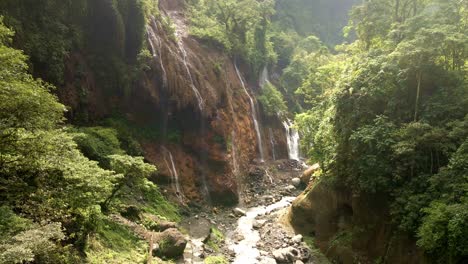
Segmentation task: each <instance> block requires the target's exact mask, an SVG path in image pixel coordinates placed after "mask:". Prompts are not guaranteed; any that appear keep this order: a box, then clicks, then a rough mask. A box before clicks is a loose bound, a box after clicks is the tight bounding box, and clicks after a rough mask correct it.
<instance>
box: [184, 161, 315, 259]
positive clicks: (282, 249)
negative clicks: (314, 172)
mask: <svg viewBox="0 0 468 264" xmlns="http://www.w3.org/2000/svg"><path fill="white" fill-rule="evenodd" d="M303 170H304V167H303V164H302V163H300V162H297V161H287V160H284V161H277V162H273V163H269V164H262V165H257V166H253V167H252V168H251V170H250V173H249V175H248V176H249V177H248V180H247V181H246V185H245V188H244V189H243V190H242V200H243V203H241V204H240V206H239V207H237V208H212V209H211V210H200V211H199V212H196V213H193V215H191V216H190V217H188V218H186V219H185V220H184V221H183V223H182V227H183V228H184V229H185V230H186V231H187V232H188V233H189V234H190V239H189V243H188V245H187V248H186V251H185V254H184V259H181V260H179V261H178V262H177V263H242V264H250V263H252V264H254V263H265V264H267V263H272V264H274V263H296V264H300V263H322V262H320V261H318V257H316V256H314V253H313V251H311V250H310V248H309V247H308V245H307V244H306V243H305V242H304V239H303V237H302V236H301V235H296V234H294V232H293V230H292V228H290V227H289V225H288V224H287V221H285V214H286V212H287V210H288V207H289V206H290V204H291V202H292V201H293V200H294V197H296V196H297V195H298V194H299V193H300V192H301V186H300V181H298V179H297V178H298V177H299V176H300V175H301V173H302V171H303ZM216 261H218V262H216ZM222 261H224V262H222Z"/></svg>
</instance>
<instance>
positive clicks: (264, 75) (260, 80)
mask: <svg viewBox="0 0 468 264" xmlns="http://www.w3.org/2000/svg"><path fill="white" fill-rule="evenodd" d="M269 82H270V80H268V68H267V66H265V67H263V70H262V72H261V73H260V77H259V78H258V85H260V87H261V88H263V86H265V84H267V83H269Z"/></svg>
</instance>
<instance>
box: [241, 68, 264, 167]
mask: <svg viewBox="0 0 468 264" xmlns="http://www.w3.org/2000/svg"><path fill="white" fill-rule="evenodd" d="M234 67H235V69H236V74H237V77H238V78H239V80H240V82H241V85H242V88H243V89H244V92H245V94H246V95H247V96H248V97H249V101H250V106H251V108H252V119H253V122H254V127H255V132H256V133H257V141H258V152H259V154H260V161H261V162H264V161H265V159H264V153H263V142H262V135H261V133H260V125H259V123H258V113H257V108H256V106H255V101H254V100H253V98H252V96H250V94H249V92H248V91H247V88H246V86H245V83H244V80H243V79H242V76H241V74H240V72H239V69H238V68H237V64H236V63H234Z"/></svg>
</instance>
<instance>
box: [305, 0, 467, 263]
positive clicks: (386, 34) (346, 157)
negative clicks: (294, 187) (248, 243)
mask: <svg viewBox="0 0 468 264" xmlns="http://www.w3.org/2000/svg"><path fill="white" fill-rule="evenodd" d="M398 2H399V1H389V0H380V1H372V2H366V3H365V4H362V5H360V6H357V7H355V8H354V9H353V11H352V16H351V25H352V29H353V30H354V31H355V32H356V34H357V36H358V40H357V41H356V42H354V43H352V44H350V45H344V46H342V47H340V49H339V50H340V53H339V54H337V55H330V54H326V53H325V54H320V56H319V55H318V54H319V53H312V54H311V57H310V59H308V60H305V61H304V62H303V63H304V64H305V65H307V66H308V67H309V68H308V69H309V71H308V77H307V78H306V80H305V82H303V83H302V86H301V88H300V89H299V93H300V95H301V96H303V97H304V100H305V105H307V107H306V109H309V110H307V111H306V112H305V113H303V114H299V115H298V116H297V122H298V124H299V127H300V128H301V131H302V133H303V135H304V136H305V137H304V138H303V140H302V145H303V148H304V150H306V151H307V152H308V153H309V157H310V158H311V159H313V160H315V161H320V164H321V165H322V167H323V172H324V176H323V180H327V181H329V182H332V183H333V184H334V185H335V186H341V187H345V188H347V189H351V190H352V191H353V192H354V193H366V194H380V195H382V194H388V195H389V196H390V197H391V199H390V200H389V201H388V205H383V206H389V207H390V208H391V215H392V219H393V222H394V224H395V225H397V226H398V227H399V228H400V230H402V231H404V232H407V233H409V234H411V235H412V236H413V237H414V238H415V239H416V240H417V245H418V246H419V247H421V248H422V249H424V250H425V252H426V253H428V254H429V255H430V256H431V257H432V258H433V259H434V260H435V261H436V262H437V261H443V262H449V263H461V262H463V260H466V256H467V253H468V252H467V251H466V249H467V248H468V247H467V240H466V236H467V235H468V234H467V230H468V228H467V227H468V214H467V212H468V199H467V198H468V189H467V185H466V183H467V180H468V178H467V176H468V167H467V163H466V161H467V160H468V159H467V158H468V156H467V155H468V152H467V144H468V141H467V139H468V127H467V121H468V115H467V114H468V86H467V77H468V75H467V68H466V65H465V63H466V61H467V59H468V53H467V52H466V51H467V50H466V47H467V45H468V37H467V36H468V34H467V33H468V31H467V30H468V27H467V25H468V24H467V21H468V20H467V19H468V9H467V7H468V6H467V5H466V4H467V3H466V2H464V1H436V0H435V1H413V2H412V5H401V6H398V5H395V3H398ZM413 4H414V5H413ZM314 54H315V55H314Z"/></svg>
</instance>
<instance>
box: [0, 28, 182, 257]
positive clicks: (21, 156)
mask: <svg viewBox="0 0 468 264" xmlns="http://www.w3.org/2000/svg"><path fill="white" fill-rule="evenodd" d="M11 37H12V31H10V30H9V29H7V28H6V27H5V26H3V24H2V23H1V22H0V110H1V111H0V201H1V202H0V252H1V253H0V263H23V262H35V263H82V262H87V261H90V262H93V263H102V262H105V261H108V260H112V261H114V260H115V261H117V262H121V263H123V262H128V261H129V260H132V261H133V260H134V259H135V256H143V255H144V252H145V251H146V250H145V249H143V250H141V249H142V246H141V245H142V243H143V242H138V243H139V245H138V246H136V245H137V243H136V242H137V241H138V240H137V239H136V238H135V237H133V238H131V237H130V235H129V231H128V230H127V231H126V233H125V232H124V230H122V228H119V227H116V226H115V224H113V223H107V224H106V225H107V226H108V225H114V226H112V227H111V228H105V229H103V228H102V226H103V223H104V222H105V221H104V220H103V219H104V218H105V216H104V215H103V213H102V211H101V206H102V205H103V206H104V207H105V209H107V210H109V209H113V208H110V206H109V204H110V203H111V202H114V199H116V198H118V202H119V205H120V207H128V206H133V205H137V206H140V207H142V208H143V209H145V210H146V211H148V212H151V213H154V214H159V215H161V217H167V218H170V219H177V218H178V217H179V216H178V212H177V208H175V206H174V205H172V204H170V203H168V202H167V201H166V200H165V199H164V197H163V196H162V195H161V193H160V192H159V190H158V188H157V186H156V185H154V184H153V183H151V182H150V181H148V180H147V178H148V177H149V175H150V174H152V173H154V172H155V170H156V168H155V167H154V166H152V165H149V164H147V163H145V162H144V160H143V158H142V157H132V156H128V155H126V154H125V152H124V151H123V150H122V149H121V148H120V147H121V145H122V146H123V147H125V149H133V150H135V149H136V146H135V145H137V144H136V143H135V142H136V141H134V140H133V139H132V138H131V137H130V136H129V135H128V134H125V133H123V132H122V133H117V132H116V130H114V129H110V128H105V127H91V128H77V129H72V130H71V131H70V130H69V129H67V128H64V126H63V123H62V122H63V119H64V118H63V112H64V110H65V108H64V106H63V105H62V104H60V103H59V102H58V101H57V98H56V97H55V96H54V95H53V94H52V93H51V92H50V91H51V90H52V89H53V86H51V85H49V84H47V83H45V82H43V81H41V80H39V79H34V78H33V77H32V76H31V75H29V74H28V67H27V63H26V56H25V55H24V54H23V53H22V52H21V51H18V50H15V49H12V48H10V47H8V46H6V44H8V43H10V40H9V39H10V38H11ZM121 139H125V140H126V141H125V142H124V140H122V142H123V143H122V144H121V142H120V140H121ZM75 141H76V142H78V143H79V146H80V149H82V150H83V152H84V153H85V154H86V155H87V156H89V157H90V158H92V159H96V160H98V161H100V163H101V164H100V165H101V166H99V165H98V163H97V162H96V161H91V160H89V159H88V158H87V157H85V155H84V154H83V153H81V152H80V150H79V148H78V145H77V144H76V143H75ZM109 155H110V156H109ZM103 167H105V168H106V169H103ZM109 168H110V169H112V170H113V171H111V170H107V169H109ZM121 190H125V192H123V191H122V192H120V191H121ZM117 209H120V208H117ZM96 232H98V233H97V234H96ZM71 243H73V245H72V244H71ZM90 245H91V247H94V248H93V249H92V250H90V251H88V252H89V255H88V258H89V259H87V260H84V259H82V257H81V256H84V255H83V250H84V249H85V248H86V246H90ZM124 249H125V250H128V251H124ZM80 251H81V252H80ZM126 252H128V254H126ZM138 254H140V255H138ZM123 259H124V260H123ZM121 260H122V261H121Z"/></svg>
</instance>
